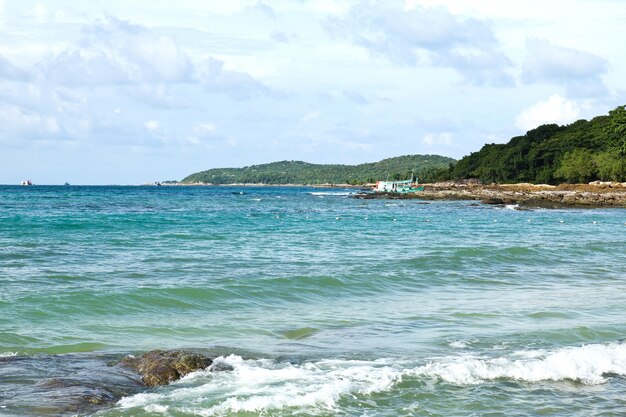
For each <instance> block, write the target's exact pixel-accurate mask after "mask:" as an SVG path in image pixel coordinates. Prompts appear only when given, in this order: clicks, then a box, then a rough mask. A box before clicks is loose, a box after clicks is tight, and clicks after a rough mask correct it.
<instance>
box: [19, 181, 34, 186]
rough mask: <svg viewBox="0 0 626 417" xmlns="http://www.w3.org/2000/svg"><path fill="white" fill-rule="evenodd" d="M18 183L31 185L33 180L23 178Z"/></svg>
mask: <svg viewBox="0 0 626 417" xmlns="http://www.w3.org/2000/svg"><path fill="white" fill-rule="evenodd" d="M20 185H33V182H32V181H31V180H23V181H22V182H21V183H20Z"/></svg>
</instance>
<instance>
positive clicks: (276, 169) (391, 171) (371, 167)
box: [181, 155, 456, 185]
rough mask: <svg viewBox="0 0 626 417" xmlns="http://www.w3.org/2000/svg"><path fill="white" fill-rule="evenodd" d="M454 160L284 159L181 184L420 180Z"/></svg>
mask: <svg viewBox="0 0 626 417" xmlns="http://www.w3.org/2000/svg"><path fill="white" fill-rule="evenodd" d="M455 163H456V160H455V159H452V158H448V157H445V156H439V155H405V156H398V157H395V158H388V159H383V160H382V161H379V162H373V163H366V164H359V165H338V164H332V165H330V164H310V163H307V162H302V161H281V162H272V163H269V164H261V165H251V166H247V167H243V168H214V169H209V170H207V171H202V172H197V173H195V174H191V175H189V176H187V177H186V178H184V179H183V180H182V181H181V184H214V185H224V184H267V185H279V184H298V185H320V184H349V185H362V184H369V183H373V182H376V181H377V180H381V179H382V180H384V179H389V180H403V179H410V178H411V175H415V176H417V177H419V178H420V180H421V179H424V180H426V179H431V180H435V179H438V178H440V177H442V176H447V175H448V173H449V172H450V171H451V169H452V167H454V164H455Z"/></svg>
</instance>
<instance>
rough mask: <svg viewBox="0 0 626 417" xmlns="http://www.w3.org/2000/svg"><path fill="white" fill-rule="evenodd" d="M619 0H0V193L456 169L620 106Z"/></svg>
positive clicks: (623, 20)
mask: <svg viewBox="0 0 626 417" xmlns="http://www.w3.org/2000/svg"><path fill="white" fill-rule="evenodd" d="M624 39H626V2H624V1H622V0H549V1H546V0H541V1H539V0H525V1H519V0H406V1H394V0H388V1H360V0H276V1H270V0H263V1H258V0H229V1H217V0H214V1H211V0H209V1H206V0H178V1H175V2H173V1H165V0H152V1H140V0H139V1H132V2H130V1H127V0H120V1H118V0H109V1H103V0H102V1H101V0H94V1H84V2H77V1H62V0H49V1H45V2H43V1H28V0H0V183H1V184H17V183H19V182H20V181H21V180H24V179H31V180H32V181H33V182H34V183H35V184H62V183H64V182H70V183H72V184H142V183H148V182H153V181H162V180H180V179H182V178H183V177H185V176H187V175H189V174H191V173H193V172H197V171H201V170H205V169H209V168H218V167H242V166H247V165H252V164H259V163H266V162H272V161H279V160H303V161H307V162H313V163H342V164H356V163H363V162H374V161H378V160H381V159H383V158H388V157H393V156H399V155H406V154H440V155H445V156H451V157H453V158H460V157H462V156H464V155H467V154H469V153H470V152H474V151H477V150H479V149H480V148H481V147H482V146H483V145H484V144H485V143H506V142H508V140H509V139H510V138H511V137H513V136H517V135H522V134H524V133H525V132H526V131H527V130H529V129H533V128H535V127H537V126H539V125H541V124H544V123H559V124H567V123H571V122H573V121H575V120H578V119H581V118H585V119H588V118H591V117H594V116H596V115H601V114H606V113H607V112H608V111H609V110H611V109H613V108H615V107H617V106H618V105H624V104H626V94H625V93H626V77H623V74H626V54H625V53H624V47H623V41H624Z"/></svg>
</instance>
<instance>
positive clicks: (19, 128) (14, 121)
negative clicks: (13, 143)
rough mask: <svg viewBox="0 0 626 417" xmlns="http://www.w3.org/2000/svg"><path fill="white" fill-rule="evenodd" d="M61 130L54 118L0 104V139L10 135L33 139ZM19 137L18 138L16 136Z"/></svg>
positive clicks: (54, 134) (51, 134)
mask: <svg viewBox="0 0 626 417" xmlns="http://www.w3.org/2000/svg"><path fill="white" fill-rule="evenodd" d="M60 131H61V128H60V126H59V123H58V121H57V119H56V118H54V117H52V116H48V115H44V114H40V113H36V112H33V111H28V110H25V109H23V108H20V107H18V106H15V105H8V104H3V105H0V139H2V138H5V139H7V138H10V137H11V136H12V135H19V136H20V137H28V138H35V139H46V138H49V137H51V136H56V135H57V134H58V133H59V132H60ZM18 139H19V138H18Z"/></svg>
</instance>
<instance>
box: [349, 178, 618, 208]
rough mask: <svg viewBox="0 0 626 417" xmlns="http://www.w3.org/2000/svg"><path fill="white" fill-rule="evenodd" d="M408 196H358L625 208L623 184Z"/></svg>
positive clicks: (455, 189) (481, 187) (459, 189)
mask: <svg viewBox="0 0 626 417" xmlns="http://www.w3.org/2000/svg"><path fill="white" fill-rule="evenodd" d="M423 185H424V190H423V191H419V192H416V193H411V194H390V193H377V194H361V195H358V196H357V198H362V199H377V198H384V199H385V198H386V199H417V200H476V201H480V202H482V203H484V204H493V205H518V206H520V207H539V208H576V207H577V208H601V207H607V208H608V207H612V208H626V183H615V182H613V183H609V182H593V183H589V184H561V185H546V184H528V183H521V184H489V185H485V184H478V183H474V182H470V181H463V182H440V183H431V184H423Z"/></svg>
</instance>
